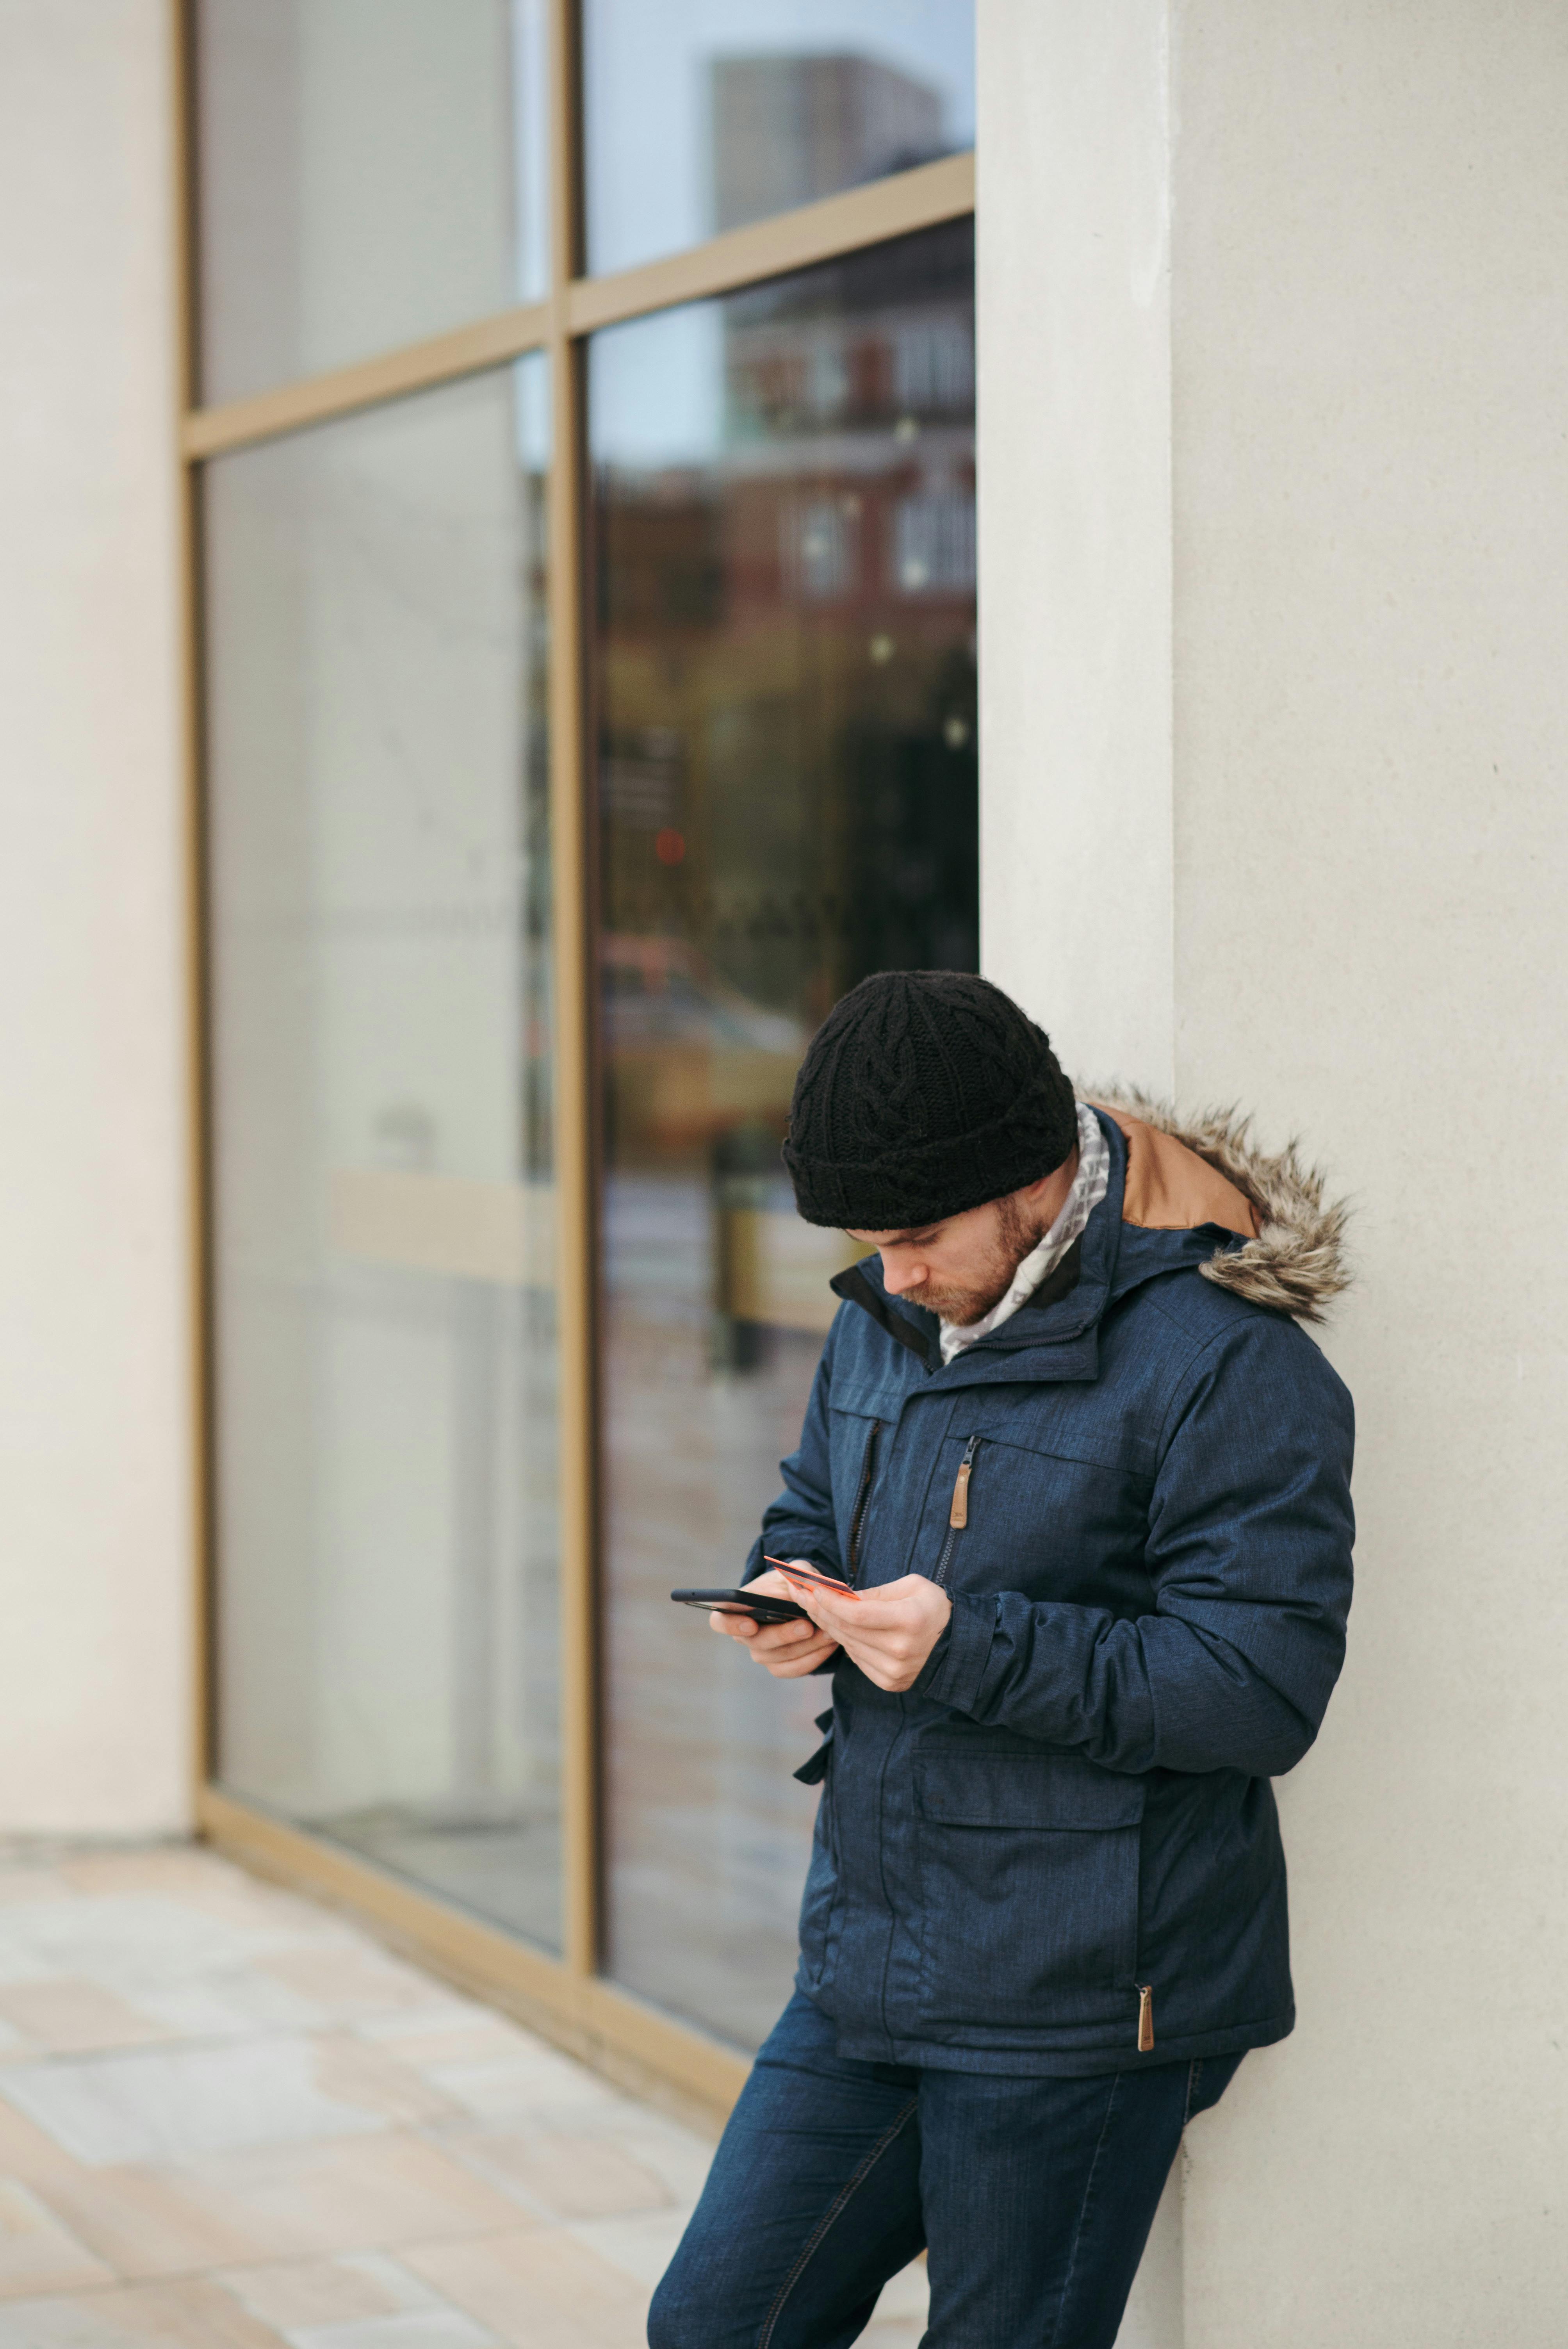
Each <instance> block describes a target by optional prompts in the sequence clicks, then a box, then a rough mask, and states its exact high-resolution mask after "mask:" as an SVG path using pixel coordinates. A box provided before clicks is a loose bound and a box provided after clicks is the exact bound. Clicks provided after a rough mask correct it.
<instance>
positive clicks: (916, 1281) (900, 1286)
mask: <svg viewBox="0 0 1568 2349" xmlns="http://www.w3.org/2000/svg"><path fill="white" fill-rule="evenodd" d="M924 1278H925V1267H924V1266H923V1264H906V1265H904V1266H903V1267H902V1268H901V1267H900V1266H898V1265H895V1264H894V1262H893V1260H892V1257H891V1256H887V1255H883V1256H882V1287H883V1288H885V1289H886V1290H887V1293H888V1295H889V1296H890V1297H902V1296H903V1292H904V1290H905V1289H906V1288H919V1287H920V1285H921V1283H922V1281H923V1279H924Z"/></svg>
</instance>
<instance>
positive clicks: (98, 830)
mask: <svg viewBox="0 0 1568 2349" xmlns="http://www.w3.org/2000/svg"><path fill="white" fill-rule="evenodd" d="M168 16H169V12H168V10H167V9H166V8H165V7H164V6H163V5H161V0H5V6H4V7H0V347H4V350H5V388H4V391H3V393H0V511H3V512H4V513H5V528H4V531H3V532H0V712H3V713H4V717H3V724H4V753H3V755H0V810H3V821H4V830H5V853H4V856H3V857H0V1832H15V1831H70V1832H78V1833H79V1832H88V1833H103V1834H127V1833H145V1832H150V1831H157V1830H163V1829H169V1828H173V1827H177V1826H182V1825H183V1824H184V1823H185V1821H186V1819H187V1816H188V1808H189V1761H190V1749H191V1718H192V1711H191V1639H190V1616H191V1574H192V1568H191V1391H190V1362H189V1314H188V1304H187V1298H188V1287H187V1247H188V1241H187V1231H188V1198H187V1157H188V1148H187V1102H186V1095H185V1067H184V1050H185V1035H186V1002H185V988H184V954H185V940H184V925H185V915H184V905H183V900H182V892H181V857H182V818H181V767H180V753H179V745H180V726H179V707H180V704H179V682H178V662H177V616H176V595H175V585H176V543H177V541H176V484H175V470H174V463H173V426H172V415H173V401H174V382H173V364H172V363H173V351H174V337H173V298H174V296H173V285H172V273H171V264H172V254H171V236H170V222H171V212H170V195H171V184H170V152H171V150H170V74H169V60H168V55H167V49H166V41H167V35H168Z"/></svg>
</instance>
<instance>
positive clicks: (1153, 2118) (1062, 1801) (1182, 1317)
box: [649, 971, 1352, 2349]
mask: <svg viewBox="0 0 1568 2349" xmlns="http://www.w3.org/2000/svg"><path fill="white" fill-rule="evenodd" d="M784 1154H785V1159H786V1162H787V1164H789V1170H790V1174H791V1175H792V1177H793V1179H794V1184H795V1191H796V1198H797V1201H798V1204H799V1210H800V1213H801V1215H802V1216H805V1218H806V1219H807V1221H808V1222H810V1223H816V1224H823V1225H829V1226H841V1227H842V1228H844V1229H846V1230H848V1231H849V1232H850V1233H851V1236H852V1237H855V1238H857V1239H860V1240H862V1241H864V1242H866V1243H867V1244H868V1245H869V1246H871V1247H874V1248H875V1250H876V1251H877V1255H876V1257H874V1258H871V1259H868V1260H867V1261H865V1262H863V1263H862V1264H861V1266H859V1267H858V1268H856V1269H855V1270H853V1271H851V1272H848V1273H843V1274H841V1275H840V1277H839V1278H838V1279H837V1280H836V1281H835V1282H834V1284H833V1286H834V1288H835V1289H836V1290H837V1291H838V1293H839V1296H840V1298H841V1299H842V1303H841V1307H840V1310H839V1313H838V1315H837V1318H836V1319H835V1320H834V1323H833V1327H832V1330H831V1331H830V1335H829V1338H828V1340H827V1344H826V1346H825V1347H824V1349H823V1352H822V1360H821V1364H820V1369H819V1371H818V1373H817V1379H816V1384H815V1387H814V1389H813V1392H812V1395H811V1400H810V1408H809V1410H808V1412H807V1414H806V1423H805V1427H804V1431H803V1433H802V1435H801V1440H800V1446H799V1451H798V1452H796V1453H795V1454H793V1455H792V1457H791V1458H790V1459H789V1460H788V1461H786V1462H785V1464H784V1478H785V1487H786V1489H785V1491H784V1493H783V1494H782V1495H780V1497H779V1499H778V1500H777V1501H775V1502H774V1503H773V1505H772V1506H771V1507H770V1508H769V1510H768V1512H767V1514H766V1516H765V1517H764V1520H763V1533H762V1538H761V1540H760V1542H759V1543H758V1547H757V1549H756V1550H755V1551H754V1552H753V1555H752V1558H751V1561H750V1566H749V1568H748V1574H749V1576H750V1577H751V1578H754V1579H755V1581H756V1586H757V1588H758V1589H759V1590H772V1591H777V1592H778V1593H779V1594H780V1595H792V1596H794V1597H795V1598H797V1599H799V1602H800V1604H801V1605H802V1606H803V1607H805V1609H807V1613H808V1615H809V1616H810V1621H802V1622H790V1623H785V1624H779V1625H775V1626H771V1627H768V1628H762V1629H759V1628H758V1626H757V1625H755V1624H754V1623H753V1622H751V1621H750V1620H749V1619H739V1618H736V1617H732V1616H724V1617H717V1616H716V1617H715V1618H714V1619H713V1620H714V1628H715V1629H716V1630H719V1631H722V1632H724V1633H726V1634H727V1635H728V1636H730V1637H738V1638H739V1639H741V1640H743V1641H744V1642H745V1643H746V1645H747V1647H748V1650H749V1652H750V1654H751V1656H752V1657H753V1659H754V1660H755V1661H758V1662H759V1663H761V1664H762V1665H764V1666H765V1667H766V1669H767V1670H768V1671H769V1672H771V1673H773V1674H774V1675H775V1676H776V1677H779V1678H782V1679H788V1678H791V1677H794V1676H796V1675H799V1674H802V1673H807V1672H812V1671H825V1670H829V1669H830V1670H831V1671H832V1675H833V1682H832V1685H833V1703H832V1710H831V1712H830V1713H828V1714H824V1715H823V1716H822V1726H823V1728H824V1729H825V1731H826V1733H827V1743H826V1744H825V1745H824V1746H823V1748H822V1750H821V1752H820V1754H818V1755H816V1756H815V1757H813V1760H812V1762H811V1763H810V1764H808V1765H807V1767H806V1768H805V1769H804V1770H802V1771H801V1773H800V1774H799V1775H801V1776H802V1777H804V1778H807V1779H808V1780H809V1781H813V1782H814V1781H818V1780H820V1782H821V1785H822V1790H823V1791H822V1798H821V1805H820V1812H819V1816H818V1823H817V1833H816V1842H815V1846H814V1849H813V1856H812V1860H811V1865H810V1872H809V1874H808V1877H807V1880H806V1889H805V1899H804V1903H803V1907H802V1910H801V1919H800V1965H799V1974H798V1977H797V1981H798V1985H799V1987H798V1989H797V1991H796V1994H795V1996H794V1998H793V1999H792V2001H791V2002H790V2004H789V2007H788V2008H787V2009H786V2010H785V2013H784V2015H783V2017H782V2018H781V2020H780V2022H779V2024H778V2026H777V2028H776V2029H775V2031H774V2032H773V2033H772V2035H771V2037H770V2038H769V2041H768V2042H767V2044H766V2045H765V2046H764V2047H763V2049H762V2051H761V2054H759V2056H758V2062H757V2065H756V2068H755V2070H754V2071H753V2073H752V2075H751V2078H750V2080H749V2082H748V2085H747V2087H746V2089H745V2091H744V2093H743V2094H742V2095H741V2098H740V2101H739V2103H738V2106H737V2107H736V2110H735V2114H734V2116H733V2117H732V2119H731V2121H730V2123H729V2127H728V2128H727V2131H726V2134H725V2137H724V2141H723V2143H722V2145H721V2146H720V2147H719V2150H718V2153H717V2157H716V2158H715V2161H714V2165H713V2169H712V2172H711V2174H710V2177H709V2179H708V2184H707V2189H706V2191H705V2193H704V2195H703V2198H702V2201H701V2203H700V2205H699V2207H698V2209H697V2211H696V2216H695V2217H694V2219H693V2220H692V2222H691V2225H690V2227H689V2228H688V2230H687V2231H686V2239H685V2240H684V2241H683V2243H682V2245H681V2247H680V2250H679V2251H678V2252H677V2253H676V2259H675V2261H674V2262H673V2264H672V2266H671V2268H670V2271H669V2272H668V2274H667V2275H666V2276H665V2281H664V2282H663V2283H662V2284H661V2286H660V2288H659V2291H658V2293H657V2295H656V2296H655V2302H654V2308H653V2312H652V2316H651V2319H650V2329H649V2338H650V2341H651V2342H652V2343H653V2344H655V2349H742V2344H746V2349H836V2344H843V2343H848V2342H851V2341H853V2340H854V2339H855V2338H856V2336H857V2334H858V2333H860V2331H861V2328H862V2327H863V2325H864V2324H865V2323H866V2322H867V2319H868V2318H869V2316H870V2314H871V2313H872V2308H873V2306H874V2304H875V2301H876V2296H877V2293H878V2292H879V2290H880V2289H881V2287H882V2283H883V2282H885V2281H886V2279H887V2278H888V2277H889V2276H890V2275H892V2274H893V2273H894V2272H895V2271H897V2270H898V2269H899V2268H900V2267H902V2266H903V2264H904V2263H905V2262H906V2261H909V2260H910V2259H911V2258H913V2255H914V2254H915V2253H916V2252H917V2251H919V2250H920V2249H921V2248H922V2247H923V2246H926V2247H928V2249H929V2272H930V2281H931V2320H930V2331H929V2332H928V2333H927V2334H926V2341H927V2344H929V2349H1024V2344H1029V2349H1044V2344H1050V2349H1110V2344H1113V2343H1114V2341H1115V2338H1116V2333H1117V2330H1118V2326H1119V2321H1120V2317H1121V2313H1122V2310H1123V2307H1124V2305H1125V2302H1126V2299H1127V2295H1128V2292H1129V2290H1130V2285H1131V2282H1132V2279H1133V2275H1134V2273H1135V2271H1136V2269H1137V2266H1138V2261H1139V2258H1140V2254H1141V2251H1142V2249H1143V2245H1144V2241H1145V2240H1146V2238H1147V2235H1148V2232H1149V2228H1150V2221H1151V2220H1152V2217H1153V2214H1154V2209H1155V2206H1156V2204H1157V2202H1158V2200H1159V2199H1160V2194H1161V2188H1162V2187H1163V2185H1164V2182H1165V2178H1166V2175H1167V2173H1168V2171H1169V2169H1170V2167H1171V2160H1172V2158H1173V2157H1174V2155H1175V2152H1176V2149H1177V2147H1178V2145H1179V2143H1180V2141H1181V2131H1182V2128H1183V2127H1184V2126H1185V2124H1186V2122H1187V2121H1188V2120H1189V2119H1190V2118H1191V2116H1192V2115H1193V2114H1194V2113H1197V2112H1200V2111H1202V2110H1203V2109H1205V2108H1206V2107H1207V2106H1211V2105H1212V2104H1213V2103H1214V2102H1216V2100H1217V2099H1218V2097H1219V2096H1220V2095H1222V2092H1223V2090H1224V2088H1225V2086H1226V2085H1227V2084H1228V2083H1229V2081H1230V2079H1231V2077H1232V2076H1233V2074H1234V2072H1235V2070H1236V2067H1237V2065H1238V2064H1240V2062H1241V2060H1242V2057H1243V2054H1244V2053H1245V2051H1246V2050H1247V2049H1248V2048H1249V2047H1260V2046H1266V2045H1267V2044H1270V2043H1271V2042H1273V2041H1274V2040H1277V2039H1282V2038H1283V2037H1284V2035H1285V2033H1287V2032H1288V2031H1289V2030H1290V2028H1291V2026H1292V2023H1293V2021H1294V2008H1293V2003H1292V1993H1291V1983H1290V1969H1289V1958H1288V1951H1287V1945H1286V1924H1285V1879H1284V1855H1283V1852H1282V1850H1281V1847H1280V1840H1279V1830H1278V1824H1277V1820H1276V1816H1275V1812H1274V1796H1273V1794H1272V1791H1271V1789H1270V1786H1269V1780H1270V1778H1271V1777H1273V1776H1276V1775H1279V1774H1280V1773H1281V1772H1284V1771H1286V1770H1289V1769H1291V1768H1292V1767H1293V1766H1294V1765H1295V1763H1297V1762H1298V1761H1299V1760H1300V1759H1301V1757H1302V1755H1303V1754H1305V1752H1306V1749H1307V1747H1308V1746H1309V1745H1310V1744H1311V1743H1312V1740H1313V1738H1314V1736H1315V1733H1316V1731H1317V1727H1318V1724H1319V1723H1320V1722H1321V1720H1322V1718H1323V1713H1324V1708H1325V1706H1326V1703H1327V1702H1328V1697H1329V1693H1330V1692H1331V1690H1332V1689H1333V1686H1334V1683H1335V1681H1336V1677H1337V1675H1338V1671H1339V1667H1340V1663H1341V1661H1342V1657H1343V1652H1344V1636H1345V1623H1346V1614H1347V1612H1348V1609H1349V1602H1350V1547H1351V1537H1352V1519H1351V1510H1350V1494H1349V1481H1350V1459H1351V1443H1352V1421H1351V1408H1350V1399H1349V1397H1348V1395H1347V1394H1346V1391H1345V1388H1344V1387H1343V1386H1342V1384H1341V1383H1340V1381H1339V1380H1338V1379H1337V1378H1336V1375H1335V1373H1334V1372H1333V1371H1332V1370H1330V1368H1329V1367H1328V1365H1327V1363H1326V1361H1324V1359H1323V1357H1322V1355H1321V1354H1320V1353H1319V1352H1318V1350H1317V1349H1316V1347H1315V1346H1314V1345H1313V1343H1312V1342H1311V1340H1309V1339H1308V1338H1306V1337H1305V1335H1304V1333H1303V1332H1302V1330H1300V1329H1299V1328H1298V1327H1297V1318H1299V1319H1315V1318H1316V1316H1317V1314H1318V1312H1319V1310H1320V1309H1321V1306H1322V1304H1323V1302H1324V1301H1325V1299H1326V1298H1327V1297H1329V1296H1331V1295H1333V1294H1334V1293H1335V1292H1336V1289H1338V1288H1340V1287H1342V1286H1343V1283H1344V1275H1343V1273H1342V1271H1341V1270H1340V1268H1339V1257H1338V1245H1337V1244H1338V1237H1339V1225H1340V1220H1341V1219H1340V1216H1339V1215H1338V1213H1337V1212H1336V1211H1335V1210H1325V1209H1324V1208H1323V1206H1322V1205H1321V1201H1320V1197H1319V1195H1318V1191H1317V1186H1316V1183H1315V1178H1313V1177H1310V1176H1305V1175H1303V1174H1301V1173H1300V1171H1299V1170H1298V1169H1297V1168H1296V1166H1295V1161H1294V1158H1293V1157H1292V1156H1291V1155H1290V1154H1287V1155H1286V1156H1285V1157H1284V1158H1283V1159H1264V1158H1262V1157H1259V1156H1255V1155H1253V1154H1249V1153H1248V1151H1247V1149H1246V1146H1245V1130H1244V1128H1243V1129H1241V1130H1240V1131H1239V1132H1233V1131H1231V1130H1230V1129H1229V1128H1226V1127H1223V1126H1221V1127H1211V1128H1208V1129H1205V1130H1204V1131H1203V1133H1201V1134H1198V1135H1195V1136H1194V1137H1192V1141H1191V1144H1190V1143H1184V1142H1183V1141H1181V1139H1179V1138H1178V1137H1177V1136H1176V1135H1175V1134H1174V1133H1172V1132H1171V1131H1170V1130H1168V1129H1167V1128H1162V1127H1161V1126H1160V1125H1158V1124H1156V1123H1152V1122H1151V1120H1150V1116H1148V1115H1146V1116H1143V1117H1140V1116H1135V1115H1133V1114H1131V1113H1130V1112H1126V1111H1124V1110H1121V1109H1118V1110H1116V1111H1114V1112H1110V1111H1107V1110H1105V1109H1101V1108H1097V1107H1091V1106H1089V1105H1088V1104H1087V1103H1083V1102H1075V1100H1074V1096H1073V1091H1072V1088H1071V1086H1070V1085H1069V1084H1068V1081H1067V1080H1066V1078H1065V1077H1064V1076H1063V1074H1062V1072H1061V1070H1060V1068H1059V1067H1058V1065H1057V1060H1056V1057H1055V1055H1054V1054H1053V1052H1052V1051H1051V1050H1050V1045H1049V1041H1048V1040H1047V1038H1046V1037H1045V1036H1044V1035H1042V1034H1041V1032H1040V1030H1038V1029H1037V1027H1035V1025H1034V1024H1033V1022H1032V1021H1031V1020H1029V1019H1027V1018H1026V1015H1025V1014H1024V1013H1023V1012H1022V1011H1021V1010H1020V1009H1018V1007H1017V1006H1016V1004H1014V1003H1012V1002H1011V1001H1010V1000H1009V999H1008V998H1007V997H1006V996H1005V995H1003V994H1002V993H1001V992H1000V990H999V989H997V988H994V987H992V986H989V985H988V984H987V983H986V982H985V980H984V979H979V978H970V977H967V976H964V975H961V974H958V973H954V972H946V971H914V972H902V973H893V974H885V975H883V976H881V977H878V978H870V979H867V980H865V981H864V982H863V984H862V985H861V986H860V987H857V988H854V989H853V990H852V992H851V994H849V995H847V996H846V997H845V998H844V999H843V1001H842V1002H841V1003H840V1004H839V1005H838V1007H837V1008H836V1009H835V1010H834V1011H833V1012H832V1013H831V1014H830V1017H829V1019H827V1020H826V1021H825V1023H824V1024H823V1026H822V1028H821V1029H820V1031H819V1032H818V1034H817V1036H816V1037H815V1039H814V1040H813V1041H812V1043H811V1046H810V1050H809V1052H808V1053H807V1056H806V1060H805V1062H804V1065H803V1066H802V1068H801V1071H800V1074H799V1081H798V1083H797V1086H796V1090H795V1098H794V1102H793V1104H792V1107H791V1112H790V1123H789V1140H788V1142H787V1143H786V1144H785V1153H784ZM1293 1317H1295V1318H1293ZM765 1557H776V1558H783V1559H786V1560H789V1561H792V1562H793V1564H794V1565H795V1567H796V1568H804V1569H806V1571H807V1572H809V1573H810V1574H813V1575H815V1576H826V1577H829V1578H835V1579H840V1580H842V1581H843V1582H844V1583H846V1584H847V1585H849V1586H851V1588H849V1589H847V1590H845V1591H844V1592H843V1593H841V1594H840V1593H835V1592H832V1591H828V1590H824V1589H822V1588H820V1585H819V1584H818V1583H816V1582H806V1581H801V1580H799V1579H798V1578H791V1576H790V1574H789V1572H786V1573H784V1574H780V1573H779V1572H777V1571H770V1572H767V1573H764V1572H763V1571H762V1568H763V1564H764V1559H765Z"/></svg>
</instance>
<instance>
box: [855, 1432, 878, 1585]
mask: <svg viewBox="0 0 1568 2349" xmlns="http://www.w3.org/2000/svg"><path fill="white" fill-rule="evenodd" d="M881 1433H882V1422H881V1420H880V1419H873V1420H872V1432H871V1433H870V1434H869V1435H868V1436H867V1438H866V1456H865V1458H864V1460H863V1461H862V1462H861V1488H860V1491H859V1492H858V1493H857V1494H856V1495H855V1509H854V1515H853V1516H851V1519H850V1557H849V1568H850V1571H849V1580H850V1581H851V1582H858V1581H859V1580H860V1578H861V1572H860V1568H861V1528H862V1526H864V1524H865V1521H866V1503H867V1502H868V1501H869V1500H870V1499H871V1496H872V1477H873V1476H874V1475H875V1474H876V1464H877V1437H878V1436H879V1435H880V1434H881Z"/></svg>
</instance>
